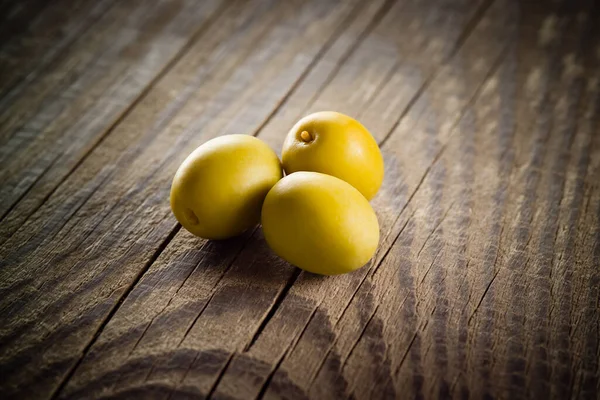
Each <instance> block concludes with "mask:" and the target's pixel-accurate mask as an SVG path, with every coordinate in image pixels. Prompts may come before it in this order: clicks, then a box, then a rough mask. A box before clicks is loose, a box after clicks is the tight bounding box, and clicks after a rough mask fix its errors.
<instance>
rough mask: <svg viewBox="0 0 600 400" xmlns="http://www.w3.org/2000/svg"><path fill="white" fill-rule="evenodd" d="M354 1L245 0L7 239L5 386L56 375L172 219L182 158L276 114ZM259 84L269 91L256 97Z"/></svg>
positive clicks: (23, 386)
mask: <svg viewBox="0 0 600 400" xmlns="http://www.w3.org/2000/svg"><path fill="white" fill-rule="evenodd" d="M353 8H354V4H353V3H350V2H349V3H346V4H344V6H342V7H340V6H338V5H337V4H335V2H312V3H287V2H276V4H274V3H272V2H268V1H267V2H261V3H255V4H253V3H247V2H244V3H243V4H238V9H237V10H232V11H231V12H230V13H229V14H228V15H229V17H228V19H227V21H224V22H223V23H222V24H217V25H215V26H214V28H212V29H211V33H210V34H207V35H206V38H207V40H206V41H199V42H197V43H196V44H195V46H194V47H193V48H192V49H191V50H190V52H189V53H188V54H189V55H188V56H187V57H185V58H184V59H183V60H182V61H181V62H180V63H178V64H177V67H176V68H175V69H173V71H172V72H171V73H169V74H168V75H166V76H165V77H164V78H163V79H161V80H160V81H159V82H158V83H157V84H156V86H155V87H154V88H153V89H152V90H151V91H150V92H148V94H147V95H146V97H145V98H144V99H143V100H142V103H140V105H139V106H138V107H136V108H135V109H134V110H133V112H132V113H131V114H130V115H128V116H127V118H125V119H124V120H123V122H122V123H121V124H120V125H119V126H118V127H117V129H115V130H114V131H112V132H110V134H109V135H108V136H107V137H106V138H105V139H104V140H103V142H102V143H101V144H100V145H99V146H98V147H97V148H96V149H95V151H94V152H93V153H91V154H90V156H89V157H88V158H87V159H86V160H85V161H84V162H83V164H82V165H81V168H78V169H77V170H76V171H75V173H74V174H73V175H71V176H70V177H69V178H68V179H67V180H66V181H65V182H64V183H63V185H61V187H60V188H59V189H58V190H57V191H56V192H55V193H54V194H53V195H52V196H51V197H50V198H49V199H48V201H47V202H46V203H45V204H44V205H43V207H42V208H40V209H39V210H38V211H37V212H36V213H34V214H33V215H32V216H31V217H30V218H29V219H28V220H27V222H26V223H25V225H24V226H23V227H22V228H20V229H19V230H18V231H17V233H16V234H15V235H13V236H12V237H11V238H10V239H9V240H8V241H7V242H6V243H5V246H3V248H2V250H1V251H2V260H3V266H2V269H1V272H0V273H1V274H2V279H1V282H2V292H3V294H4V296H3V297H2V301H1V304H0V307H1V308H2V312H3V314H4V315H6V320H7V322H6V325H5V326H4V328H3V329H2V332H1V335H2V341H1V342H2V353H1V354H2V356H1V359H2V369H3V376H5V377H7V384H9V385H10V386H9V387H7V388H6V391H9V390H10V392H9V393H15V392H14V391H19V393H27V391H36V392H48V391H52V390H53V389H52V388H56V387H57V385H58V383H59V382H60V380H61V379H62V377H63V376H64V374H65V373H66V372H67V371H68V370H69V369H70V368H72V367H73V366H74V365H75V363H76V362H77V360H78V358H79V354H80V352H81V351H82V350H83V348H84V347H85V345H86V344H87V343H89V342H90V340H92V339H93V336H94V333H95V330H96V329H98V327H99V326H100V325H101V324H102V322H103V320H104V319H105V318H107V317H109V316H110V310H111V309H112V308H113V307H114V306H116V304H117V302H118V300H119V299H120V298H121V296H123V295H124V294H125V293H126V292H127V287H128V286H129V285H131V284H132V283H133V282H134V281H135V279H136V277H137V275H138V274H139V273H141V272H142V271H143V270H144V265H145V264H146V263H151V262H152V261H153V256H152V251H153V250H151V249H154V250H157V249H159V246H157V242H158V243H160V241H161V240H164V239H165V238H166V237H167V236H168V233H169V231H171V230H172V229H173V227H174V221H173V220H172V218H171V216H170V212H169V209H168V205H167V207H166V208H165V205H166V203H164V198H165V196H166V193H168V187H169V181H170V179H171V178H172V174H173V172H174V171H175V169H176V167H177V164H178V163H179V162H180V161H181V160H182V158H183V157H185V155H186V154H187V153H189V151H191V149H192V148H194V147H195V146H197V145H198V144H199V143H200V142H202V141H204V140H206V139H207V137H210V136H211V135H214V136H216V135H218V134H220V133H221V132H222V130H223V129H225V128H226V126H227V124H228V123H229V122H230V121H231V119H232V117H233V116H235V115H240V113H242V114H243V110H245V107H246V106H247V105H249V106H250V107H253V108H252V111H253V114H252V118H254V119H255V120H256V122H255V123H256V124H261V123H262V121H263V120H264V119H265V118H268V116H269V114H270V113H271V112H272V110H273V107H274V106H276V105H277V104H278V103H279V102H280V101H281V99H282V98H284V97H285V95H286V93H287V91H288V90H289V88H290V87H291V86H292V85H293V84H294V82H295V81H296V80H297V79H298V78H299V77H300V76H301V75H302V73H303V71H304V70H305V69H306V68H307V67H308V66H309V65H310V62H311V60H312V59H313V58H314V57H315V56H316V55H317V54H318V53H319V52H320V51H321V49H323V48H324V46H325V45H326V44H327V40H326V39H327V37H331V36H332V35H333V34H334V32H335V31H336V29H337V27H338V26H340V24H341V23H342V22H343V20H344V19H345V18H346V17H347V16H348V14H349V13H350V12H351V11H352V10H353ZM300 33H302V34H300ZM207 77H210V78H211V79H207ZM254 96H258V99H261V100H262V101H265V103H264V104H260V103H256V102H251V101H249V100H250V99H252V98H253V97H254ZM182 108H183V109H182ZM199 109H201V110H202V111H203V112H202V113H200V114H198V113H197V112H198V110H199ZM257 118H258V119H257ZM182 127H186V129H185V130H184V131H183V132H182ZM240 128H243V127H242V126H240ZM198 131H200V132H202V133H203V134H202V135H200V136H198V135H197V132H198ZM140 132H141V134H140ZM159 134H160V135H159ZM165 148H169V149H170V150H169V151H168V152H166V153H165V151H164V149H165ZM157 174H158V176H157ZM140 189H142V190H141V191H140ZM157 206H158V207H159V209H160V211H159V212H158V214H155V211H156V210H157V209H156V207H157ZM152 221H154V222H155V223H152ZM161 221H162V222H161ZM148 224H150V225H148ZM147 226H153V229H152V230H150V231H148V230H147V228H145V227H147ZM74 238H76V239H75V240H73V239H74ZM148 246H149V247H148ZM78 247H79V248H80V250H76V249H77V248H78ZM146 247H148V248H147V249H146V250H142V249H144V248H146ZM107 256H108V257H107ZM36 260H37V261H36ZM93 260H96V267H94V268H90V267H91V264H90V263H93V262H94V261H93ZM50 265H51V266H52V270H51V271H49V270H48V269H47V267H48V266H50ZM84 266H87V267H84ZM124 266H125V268H124ZM127 266H130V267H127ZM44 271H46V272H47V274H46V275H44ZM42 275H44V276H42ZM36 276H37V278H39V279H37V278H35V277H36ZM32 277H33V280H32V279H31V278H32ZM107 277H112V278H111V279H110V282H108V281H106V278H107ZM42 292H43V293H44V296H40V294H41V293H42ZM34 303H35V305H34ZM58 310H60V312H61V315H62V318H61V320H58V321H57V320H56V319H55V318H54V317H53V316H52V313H53V312H58ZM41 320H45V321H43V322H42V321H41ZM67 321H70V322H67ZM69 333H70V334H69ZM58 338H63V340H57V339H58ZM41 349H46V351H44V352H43V358H42V354H40V350H41Z"/></svg>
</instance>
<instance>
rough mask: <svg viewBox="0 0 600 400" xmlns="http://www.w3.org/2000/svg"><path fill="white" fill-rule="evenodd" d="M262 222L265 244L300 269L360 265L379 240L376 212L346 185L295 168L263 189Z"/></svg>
mask: <svg viewBox="0 0 600 400" xmlns="http://www.w3.org/2000/svg"><path fill="white" fill-rule="evenodd" d="M262 226H263V232H264V235H265V239H266V241H267V243H268V244H269V246H270V247H271V248H272V249H273V251H274V252H275V253H277V254H278V255H279V256H280V257H282V258H283V259H285V260H286V261H288V262H289V263H291V264H293V265H296V266H297V267H300V268H302V269H303V270H305V271H308V272H313V273H316V274H322V275H336V274H343V273H346V272H351V271H354V270H356V269H358V268H360V267H362V266H363V265H365V264H366V263H367V262H368V261H369V259H370V258H371V257H372V256H373V254H374V253H375V250H376V249H377V245H378V243H379V224H378V222H377V216H376V215H375V212H374V211H373V209H372V208H371V205H370V204H369V202H368V201H367V199H366V198H365V197H364V196H363V195H362V194H361V193H360V192H359V191H358V190H356V189H355V188H354V187H352V186H351V185H350V184H348V183H346V182H344V181H342V180H341V179H338V178H335V177H333V176H330V175H325V174H321V173H317V172H296V173H293V174H291V175H288V176H286V177H285V178H283V179H282V180H280V181H279V182H278V183H277V184H275V186H273V188H272V189H271V190H270V191H269V194H267V197H266V198H265V202H264V204H263V208H262Z"/></svg>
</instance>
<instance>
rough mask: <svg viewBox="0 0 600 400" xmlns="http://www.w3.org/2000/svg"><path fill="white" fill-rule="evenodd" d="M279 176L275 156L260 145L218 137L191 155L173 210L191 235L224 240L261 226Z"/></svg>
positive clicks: (178, 177) (180, 174)
mask: <svg viewBox="0 0 600 400" xmlns="http://www.w3.org/2000/svg"><path fill="white" fill-rule="evenodd" d="M282 176H283V172H282V169H281V163H280V162H279V159H278V158H277V155H276V154H275V152H274V151H273V150H272V149H271V148H270V147H269V146H268V145H267V144H265V143H264V142H262V141H261V140H259V139H257V138H255V137H252V136H248V135H226V136H221V137H217V138H215V139H212V140H209V141H208V142H206V143H204V144H203V145H201V146H200V147H198V148H197V149H196V150H194V152H192V153H191V154H190V155H189V156H188V157H187V158H186V159H185V161H184V162H183V163H182V164H181V166H180V167H179V169H178V170H177V173H176V174H175V178H174V179H173V184H172V186H171V209H172V210H173V214H174V215H175V218H177V220H178V221H179V222H180V223H181V225H183V227H184V228H185V229H187V230H188V231H190V232H191V233H193V234H194V235H196V236H200V237H202V238H205V239H227V238H230V237H233V236H237V235H239V234H241V233H242V232H244V231H245V230H247V229H248V228H251V227H253V226H255V225H256V224H257V223H258V222H259V221H260V211H261V207H262V203H263V201H264V198H265V196H266V195H267V193H268V192H269V190H270V189H271V187H273V185H274V184H275V183H277V181H279V179H281V178H282Z"/></svg>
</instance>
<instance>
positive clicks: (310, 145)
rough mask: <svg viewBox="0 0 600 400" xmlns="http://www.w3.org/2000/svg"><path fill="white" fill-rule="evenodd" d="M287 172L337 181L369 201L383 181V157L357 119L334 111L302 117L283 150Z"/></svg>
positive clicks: (284, 166)
mask: <svg viewBox="0 0 600 400" xmlns="http://www.w3.org/2000/svg"><path fill="white" fill-rule="evenodd" d="M281 155H282V162H283V168H284V170H285V172H286V173H288V174H291V173H293V172H297V171H313V172H321V173H324V174H328V175H332V176H335V177H337V178H340V179H342V180H344V181H346V182H348V183H349V184H351V185H352V186H354V187H355V188H356V189H358V190H359V191H360V192H361V193H362V194H363V195H364V196H365V197H366V198H367V199H368V200H370V199H372V198H373V197H374V196H375V194H377V191H378V190H379V188H380V186H381V183H382V182H383V175H384V165H383V157H382V155H381V151H380V150H379V146H378V145H377V142H376V141H375V139H374V138H373V136H371V134H370V133H369V131H368V130H367V128H365V127H364V126H363V125H362V124H361V123H360V122H358V121H357V120H355V119H353V118H351V117H349V116H347V115H344V114H341V113H338V112H334V111H321V112H316V113H314V114H310V115H308V116H306V117H304V118H302V119H301V120H300V121H298V123H296V125H294V127H293V128H292V129H291V130H290V132H289V133H288V135H287V137H286V140H285V143H284V145H283V149H282V153H281Z"/></svg>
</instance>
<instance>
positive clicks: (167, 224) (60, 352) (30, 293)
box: [0, 0, 600, 399]
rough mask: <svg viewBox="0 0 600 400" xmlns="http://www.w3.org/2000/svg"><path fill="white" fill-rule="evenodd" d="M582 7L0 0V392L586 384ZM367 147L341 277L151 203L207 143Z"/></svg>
mask: <svg viewBox="0 0 600 400" xmlns="http://www.w3.org/2000/svg"><path fill="white" fill-rule="evenodd" d="M597 6H598V5H595V4H593V0H590V1H585V0H581V1H571V0H559V1H526V0H523V1H521V2H520V3H519V2H517V1H514V0H397V1H394V0H374V1H360V0H347V1H334V0H306V1H276V0H258V1H248V0H241V1H235V0H234V1H218V0H203V1H196V0H163V1H142V0H128V1H116V0H54V1H45V0H23V1H10V0H8V1H7V0H5V1H1V2H0V18H1V21H2V22H1V23H0V36H1V42H0V162H1V169H0V182H1V196H0V215H1V217H2V222H1V228H0V318H1V320H0V398H2V399H12V398H15V399H25V398H40V399H50V398H52V399H56V398H59V399H63V398H122V399H130V398H148V399H168V398H171V399H176V398H205V397H213V398H219V399H234V398H235V399H253V398H288V399H304V398H311V399H338V398H353V399H378V398H394V397H396V398H448V397H454V398H460V399H466V398H475V399H481V398H506V399H519V398H533V399H547V398H555V399H568V398H575V399H597V398H599V397H598V396H599V395H598V393H599V392H600V383H599V382H600V372H599V361H598V360H599V358H600V318H599V316H600V294H599V289H600V128H599V125H598V123H599V121H598V120H599V118H600V90H599V89H600V80H599V79H600V9H598V7H597ZM316 110H336V111H340V112H344V113H347V114H350V115H352V116H354V117H356V118H358V119H359V120H360V121H362V122H363V123H364V124H365V125H366V126H367V127H368V128H369V129H370V131H371V132H372V133H373V135H374V136H375V137H376V139H377V140H378V141H379V143H380V146H381V149H382V152H383V154H384V157H385V163H386V178H385V182H384V184H383V187H382V189H381V191H380V193H379V194H378V196H377V197H376V198H375V199H374V200H373V201H372V205H373V207H374V209H375V210H376V212H377V215H378V218H379V223H380V228H381V241H380V246H379V249H378V251H377V253H376V255H375V256H374V258H373V260H372V262H371V263H370V264H369V265H368V266H365V267H364V268H362V269H359V270H357V271H355V272H354V273H351V274H347V275H343V276H336V277H321V276H316V275H311V274H308V273H304V272H301V271H300V270H299V269H296V268H294V267H293V266H291V265H289V264H287V263H285V262H284V261H282V260H281V259H279V258H278V257H277V256H275V255H274V254H273V253H272V252H271V251H270V250H269V249H268V247H267V246H266V244H265V242H264V239H263V237H262V233H261V230H260V228H257V229H255V230H254V231H252V232H247V233H246V234H244V235H243V236H241V237H239V238H236V239H232V240H228V241H221V242H213V241H205V240H202V239H199V238H196V237H194V236H192V235H191V234H189V233H188V232H187V231H185V230H184V229H181V227H180V225H178V224H177V223H176V220H175V218H174V217H173V215H172V214H171V210H170V206H169V201H168V196H169V190H170V184H171V180H172V178H173V175H174V172H175V171H176V169H177V167H178V166H179V164H180V163H181V161H182V160H183V159H184V158H185V157H186V156H187V155H188V154H189V153H190V152H191V151H192V150H193V149H194V148H196V147H197V146H198V145H200V144H202V143H203V142H205V141H206V140H208V139H210V138H213V137H215V136H218V135H224V134H231V133H244V134H251V135H256V136H258V137H259V138H261V139H263V140H264V141H266V142H267V143H268V144H269V145H270V146H272V147H273V148H274V149H277V150H278V151H279V149H280V148H281V145H282V142H283V139H284V136H285V135H286V133H287V131H288V130H289V129H290V127H291V126H292V125H293V124H294V122H295V121H297V120H298V119H299V118H300V117H301V116H304V115H306V114H308V113H310V112H312V111H316Z"/></svg>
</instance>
